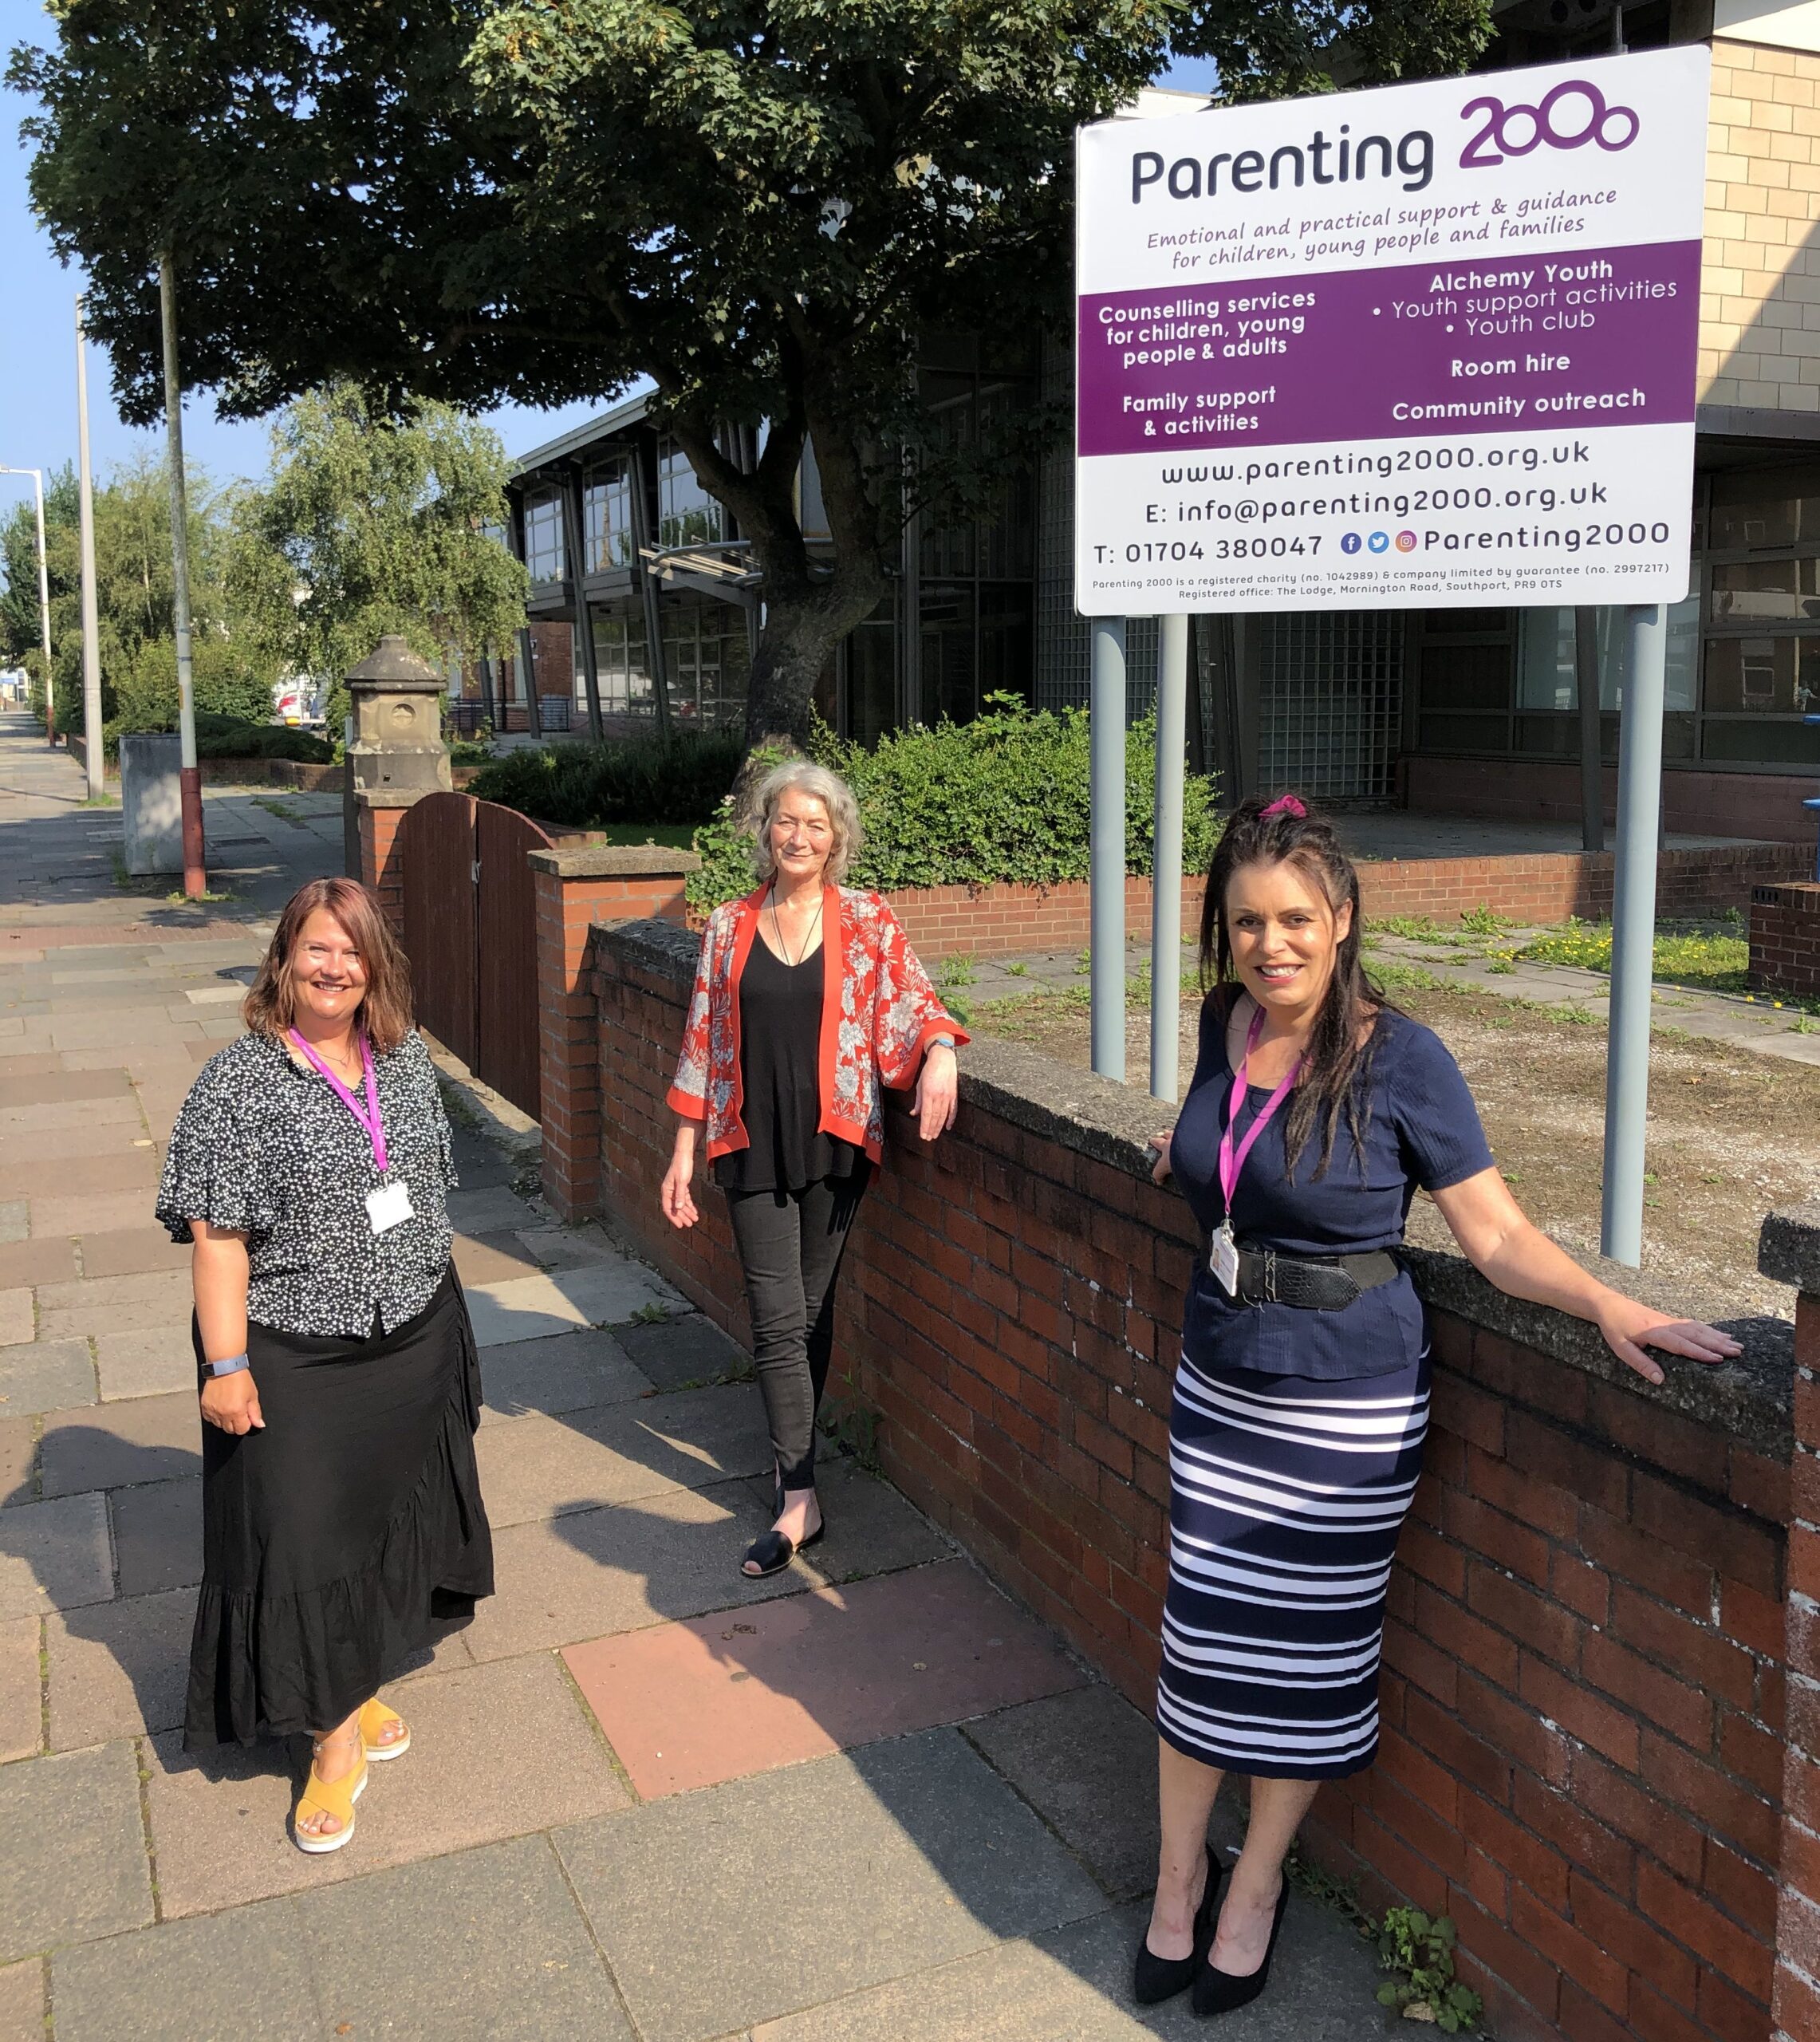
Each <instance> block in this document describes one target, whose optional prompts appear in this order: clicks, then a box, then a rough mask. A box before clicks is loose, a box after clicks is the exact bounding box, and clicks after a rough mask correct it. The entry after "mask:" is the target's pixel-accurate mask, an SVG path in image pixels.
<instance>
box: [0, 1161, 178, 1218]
mask: <svg viewBox="0 0 1820 2042" xmlns="http://www.w3.org/2000/svg"><path fill="white" fill-rule="evenodd" d="M162 1167H163V1165H162V1161H161V1160H160V1157H159V1155H158V1153H157V1151H156V1149H155V1148H154V1147H153V1146H152V1145H151V1144H149V1143H148V1145H146V1146H145V1147H144V1148H143V1149H141V1148H138V1147H134V1148H131V1149H125V1150H123V1151H122V1153H120V1154H119V1155H117V1156H69V1157H61V1158H60V1159H59V1160H58V1162H57V1169H56V1173H55V1182H56V1185H57V1196H58V1197H59V1198H93V1197H100V1196H108V1197H119V1196H121V1195H122V1194H124V1192H128V1191H129V1190H142V1191H143V1192H144V1196H145V1203H144V1205H143V1206H142V1207H141V1208H140V1216H141V1217H142V1218H143V1217H144V1214H145V1213H146V1212H148V1211H149V1209H150V1208H151V1205H152V1193H153V1192H154V1191H155V1190H156V1187H157V1184H158V1173H159V1171H160V1169H161V1168H162ZM46 1174H47V1173H46V1172H45V1169H43V1167H42V1165H36V1164H30V1163H4V1164H0V1198H29V1199H33V1200H37V1198H38V1197H39V1196H41V1194H42V1192H43V1191H44V1188H45V1177H46ZM40 1231H41V1230H40Z"/></svg>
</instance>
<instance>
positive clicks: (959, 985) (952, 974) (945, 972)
mask: <svg viewBox="0 0 1820 2042" xmlns="http://www.w3.org/2000/svg"><path fill="white" fill-rule="evenodd" d="M933 976H934V979H935V984H936V991H937V992H939V993H940V995H941V996H942V1004H943V1006H944V1007H946V1008H947V1011H949V1013H951V1015H953V1016H954V1018H955V1020H957V1021H958V1022H959V1023H960V1024H961V1025H962V1027H965V1026H966V1025H967V1023H968V1022H969V1021H971V1019H973V1002H972V1001H971V999H967V997H966V995H965V992H964V991H963V988H964V987H967V986H970V985H972V984H975V982H976V981H977V980H978V979H979V973H978V972H976V971H975V969H974V968H973V960H972V959H971V957H944V958H943V960H942V961H941V962H940V964H938V965H937V966H936V969H935V972H934V974H933Z"/></svg>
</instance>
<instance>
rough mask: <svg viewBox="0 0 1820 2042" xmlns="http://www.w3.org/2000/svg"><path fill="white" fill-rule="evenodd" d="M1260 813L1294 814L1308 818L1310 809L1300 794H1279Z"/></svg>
mask: <svg viewBox="0 0 1820 2042" xmlns="http://www.w3.org/2000/svg"><path fill="white" fill-rule="evenodd" d="M1259 813H1260V814H1263V815H1294V816H1296V817H1298V818H1302V819H1306V817H1307V814H1308V810H1307V809H1306V806H1304V805H1303V803H1302V800H1301V798H1300V797H1299V796H1298V795H1296V794H1278V796H1277V798H1276V799H1275V800H1274V802H1271V803H1270V806H1269V807H1268V808H1267V809H1263V810H1260V811H1259Z"/></svg>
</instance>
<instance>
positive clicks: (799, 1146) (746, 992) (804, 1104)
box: [714, 935, 865, 1191]
mask: <svg viewBox="0 0 1820 2042" xmlns="http://www.w3.org/2000/svg"><path fill="white" fill-rule="evenodd" d="M826 971H827V964H826V960H825V959H824V958H823V956H822V954H821V949H820V948H819V947H817V948H816V949H814V950H812V951H811V952H810V954H809V955H808V956H806V957H805V958H804V959H803V960H802V963H801V964H786V963H785V962H784V961H783V960H782V958H781V957H779V956H778V955H777V954H776V952H774V951H773V950H772V948H771V947H770V944H767V943H766V941H765V940H764V938H763V937H762V936H758V935H754V937H753V939H752V948H751V949H750V951H749V952H747V958H746V968H745V970H744V971H743V972H741V973H740V975H739V1079H740V1083H741V1085H742V1086H743V1089H744V1094H745V1096H744V1098H743V1101H742V1102H741V1105H740V1109H739V1117H740V1118H741V1119H742V1120H743V1122H745V1123H746V1132H747V1135H748V1136H750V1146H749V1147H747V1148H744V1149H735V1150H734V1151H733V1153H731V1155H727V1156H718V1157H715V1165H714V1181H715V1183H716V1184H717V1185H719V1186H720V1187H721V1188H722V1189H723V1190H726V1191H801V1190H802V1189H804V1188H805V1187H806V1185H812V1184H815V1183H817V1182H819V1181H821V1179H822V1178H823V1177H851V1176H853V1173H854V1170H855V1169H856V1168H857V1165H858V1164H859V1162H860V1161H861V1158H862V1157H863V1156H864V1154H865V1151H864V1150H863V1149H857V1148H856V1147H855V1146H854V1145H853V1143H852V1142H850V1141H841V1139H840V1138H839V1137H838V1136H837V1135H832V1134H824V1133H821V1131H820V1124H821V1074H820V1072H819V1070H818V1069H817V1058H818V1056H819V1053H820V1050H821V1002H822V995H823V989H824V982H825V973H826Z"/></svg>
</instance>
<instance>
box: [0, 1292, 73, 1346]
mask: <svg viewBox="0 0 1820 2042" xmlns="http://www.w3.org/2000/svg"><path fill="white" fill-rule="evenodd" d="M64 1330H65V1329H64V1328H62V1327H45V1326H41V1324H40V1323H39V1321H38V1319H37V1315H36V1313H35V1312H34V1311H33V1308H32V1294H31V1292H30V1290H26V1289H21V1290H6V1291H0V1347H18V1346H23V1345H24V1344H25V1343H26V1342H28V1341H30V1340H33V1339H36V1338H39V1337H40V1335H42V1337H43V1338H45V1339H46V1340H54V1339H56V1338H58V1336H59V1334H61V1333H62V1332H63V1331H64Z"/></svg>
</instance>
